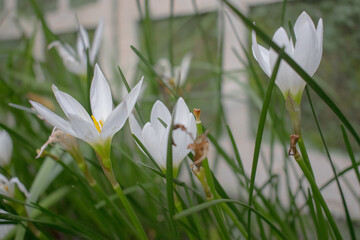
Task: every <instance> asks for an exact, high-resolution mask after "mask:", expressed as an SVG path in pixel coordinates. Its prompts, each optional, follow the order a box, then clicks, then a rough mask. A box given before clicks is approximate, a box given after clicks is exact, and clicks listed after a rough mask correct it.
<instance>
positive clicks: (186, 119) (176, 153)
mask: <svg viewBox="0 0 360 240" xmlns="http://www.w3.org/2000/svg"><path fill="white" fill-rule="evenodd" d="M173 115H174V116H173V117H174V125H181V126H183V127H184V128H185V129H186V131H184V130H182V129H174V130H173V136H172V137H173V146H172V154H173V166H174V168H175V170H176V169H177V168H178V167H179V165H180V163H181V161H182V160H183V159H184V158H185V157H186V155H187V154H188V153H189V152H190V149H189V147H188V146H189V144H191V143H192V142H193V141H194V139H193V138H195V137H196V124H195V118H194V115H193V114H192V113H190V111H189V108H188V107H187V105H186V103H185V101H184V99H182V98H179V99H178V101H177V103H176V105H175V111H174V114H173ZM171 122H172V116H171V114H170V112H169V110H168V109H167V108H166V106H165V105H164V104H163V103H162V102H160V101H156V102H155V104H154V106H153V108H152V110H151V116H150V122H147V123H146V124H145V126H144V127H143V129H141V127H140V125H139V123H138V122H137V121H136V119H135V117H134V116H133V115H130V117H129V123H130V128H131V131H132V133H133V134H134V135H135V136H136V137H137V138H138V139H139V140H140V142H141V143H142V144H143V145H144V147H145V148H146V150H147V151H148V152H149V153H150V154H151V156H152V157H153V158H154V159H155V161H156V162H157V163H158V165H159V166H160V167H161V168H162V169H163V170H165V169H166V155H167V143H168V136H169V131H170V125H171ZM189 133H190V134H191V135H192V136H190V134H189Z"/></svg>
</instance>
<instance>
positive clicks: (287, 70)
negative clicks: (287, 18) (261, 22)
mask: <svg viewBox="0 0 360 240" xmlns="http://www.w3.org/2000/svg"><path fill="white" fill-rule="evenodd" d="M294 34H295V37H296V43H295V46H294V44H293V40H292V39H291V37H290V39H289V37H288V35H287V34H286V32H285V30H284V29H283V28H282V27H280V28H279V29H278V30H277V31H276V32H275V34H274V37H273V41H274V42H275V43H276V44H278V45H279V46H280V47H285V52H286V53H287V54H288V55H289V56H290V57H292V58H293V59H294V60H295V61H296V62H297V63H298V64H299V65H300V66H301V67H302V68H303V69H304V70H305V71H306V72H307V73H308V74H309V75H310V76H313V75H314V73H315V72H316V70H317V68H318V67H319V64H320V60H321V56H322V49H323V22H322V19H320V20H319V22H318V25H317V28H315V25H314V23H313V21H312V20H311V18H310V17H309V15H308V14H307V13H306V12H302V13H301V15H300V16H299V17H298V19H297V20H296V23H295V25H294ZM252 50H253V55H254V57H255V59H256V60H257V61H258V63H259V65H260V67H261V68H262V69H263V70H264V72H265V73H266V74H267V75H268V76H269V77H270V76H271V73H272V70H273V68H274V66H275V63H276V60H277V57H278V54H277V53H276V52H275V51H274V50H273V49H271V48H270V50H267V49H265V48H264V47H262V46H261V45H258V44H257V42H256V35H255V32H253V33H252ZM275 82H276V84H277V85H278V87H279V88H280V90H281V92H282V94H283V95H284V97H285V99H286V98H287V97H288V94H290V96H291V97H292V98H293V100H295V102H297V103H298V104H300V102H301V96H302V92H303V90H304V88H305V85H306V82H305V81H304V80H303V79H302V78H301V77H300V76H299V75H298V74H297V73H296V72H295V71H294V70H293V69H292V68H291V67H290V65H288V64H287V63H286V62H285V61H283V60H281V63H280V68H279V70H278V73H277V76H276V79H275Z"/></svg>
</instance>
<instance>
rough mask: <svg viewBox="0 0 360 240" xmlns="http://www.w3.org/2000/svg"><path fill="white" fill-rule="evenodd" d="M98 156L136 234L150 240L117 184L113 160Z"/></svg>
mask: <svg viewBox="0 0 360 240" xmlns="http://www.w3.org/2000/svg"><path fill="white" fill-rule="evenodd" d="M96 156H97V157H98V159H99V162H100V165H101V167H102V169H103V171H104V173H105V175H106V177H107V178H108V180H109V182H110V183H111V185H112V187H113V189H114V191H115V192H116V194H117V195H118V197H119V199H120V201H121V203H122V204H123V206H124V208H125V210H126V212H127V213H128V215H129V217H130V220H131V222H132V223H133V224H134V227H135V229H136V233H137V234H138V237H139V238H140V239H143V240H145V239H148V237H147V236H146V233H145V231H144V228H143V227H142V225H141V223H140V221H139V219H138V217H137V216H136V214H135V211H134V209H133V208H132V207H131V205H130V203H129V201H128V200H127V198H126V196H125V194H124V192H123V191H122V189H121V186H120V184H119V183H118V182H117V180H116V178H115V175H114V172H113V169H112V166H111V159H110V158H109V159H102V158H101V157H100V156H99V155H98V154H96ZM109 163H110V164H109Z"/></svg>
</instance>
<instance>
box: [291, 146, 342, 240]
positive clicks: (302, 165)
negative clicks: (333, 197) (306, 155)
mask: <svg viewBox="0 0 360 240" xmlns="http://www.w3.org/2000/svg"><path fill="white" fill-rule="evenodd" d="M293 150H295V151H294V158H295V160H296V162H297V163H298V164H299V166H300V168H301V170H302V171H303V173H304V175H305V177H306V178H307V180H308V181H309V183H310V185H311V189H312V191H313V194H314V195H315V197H316V198H317V199H318V201H319V202H320V204H321V206H322V208H323V210H324V213H325V215H326V217H327V218H328V220H329V223H330V225H331V227H332V229H333V231H334V234H335V237H336V239H342V237H341V234H340V231H339V229H338V227H337V225H336V223H335V221H334V218H333V216H332V215H331V212H330V210H329V208H328V206H327V204H326V202H325V200H324V198H323V196H322V194H321V192H320V190H319V188H318V186H317V185H316V182H315V179H314V177H313V174H312V173H311V172H310V170H309V169H308V167H307V166H306V163H305V162H304V160H303V158H302V156H301V155H300V153H299V152H297V151H296V149H293ZM318 214H322V213H321V212H318Z"/></svg>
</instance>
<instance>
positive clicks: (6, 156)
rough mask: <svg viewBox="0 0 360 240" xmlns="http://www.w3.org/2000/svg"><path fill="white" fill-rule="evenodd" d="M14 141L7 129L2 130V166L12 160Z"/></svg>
mask: <svg viewBox="0 0 360 240" xmlns="http://www.w3.org/2000/svg"><path fill="white" fill-rule="evenodd" d="M12 152H13V142H12V140H11V137H10V135H9V134H8V132H7V131H5V130H0V166H2V167H3V166H6V165H8V164H9V162H10V160H11V155H12Z"/></svg>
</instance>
